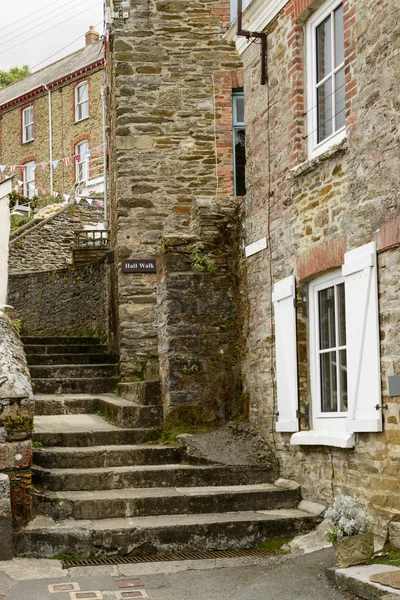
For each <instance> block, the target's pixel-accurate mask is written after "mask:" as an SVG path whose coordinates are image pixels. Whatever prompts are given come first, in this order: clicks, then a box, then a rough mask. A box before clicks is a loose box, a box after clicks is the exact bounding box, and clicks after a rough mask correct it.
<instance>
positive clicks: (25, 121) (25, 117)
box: [22, 106, 35, 144]
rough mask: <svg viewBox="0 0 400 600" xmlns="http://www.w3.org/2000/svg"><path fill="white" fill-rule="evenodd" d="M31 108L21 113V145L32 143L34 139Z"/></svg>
mask: <svg viewBox="0 0 400 600" xmlns="http://www.w3.org/2000/svg"><path fill="white" fill-rule="evenodd" d="M34 124H35V122H34V111H33V106H29V107H28V108H25V109H24V110H23V111H22V143H23V144H26V142H32V141H33V140H34V139H35V127H34Z"/></svg>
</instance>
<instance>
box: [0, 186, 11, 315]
mask: <svg viewBox="0 0 400 600" xmlns="http://www.w3.org/2000/svg"><path fill="white" fill-rule="evenodd" d="M11 182H12V179H11V178H10V179H7V180H6V181H4V182H3V183H0V306H2V305H5V304H6V301H7V283H8V242H9V238H10V208H9V201H8V194H9V193H10V192H11Z"/></svg>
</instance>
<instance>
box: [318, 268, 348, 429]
mask: <svg viewBox="0 0 400 600" xmlns="http://www.w3.org/2000/svg"><path fill="white" fill-rule="evenodd" d="M344 282H345V279H344V277H343V275H342V271H341V269H339V270H335V271H332V272H330V273H328V274H326V275H323V276H322V277H318V278H317V279H315V280H314V281H312V282H311V283H310V284H309V306H310V376H311V398H312V409H313V410H312V414H313V430H314V431H325V430H333V429H335V430H337V429H340V430H343V431H345V430H346V419H347V416H348V411H346V412H335V413H328V412H326V413H324V412H322V411H321V373H320V351H319V302H318V293H319V292H320V291H322V290H324V289H327V288H329V287H332V286H335V285H339V284H344ZM335 327H336V342H337V343H338V339H337V337H338V335H337V334H338V331H337V321H336V318H335ZM345 348H346V352H347V344H346V346H345ZM337 385H338V389H339V381H338V382H337ZM348 409H349V407H348Z"/></svg>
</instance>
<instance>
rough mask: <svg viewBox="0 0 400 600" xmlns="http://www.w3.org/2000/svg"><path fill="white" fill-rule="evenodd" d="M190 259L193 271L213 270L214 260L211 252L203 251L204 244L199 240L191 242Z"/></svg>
mask: <svg viewBox="0 0 400 600" xmlns="http://www.w3.org/2000/svg"><path fill="white" fill-rule="evenodd" d="M190 259H191V261H192V270H193V271H208V272H209V273H213V272H214V271H215V261H214V259H213V258H212V257H211V254H207V253H204V244H202V243H201V242H199V243H197V244H193V246H192V248H191V250H190Z"/></svg>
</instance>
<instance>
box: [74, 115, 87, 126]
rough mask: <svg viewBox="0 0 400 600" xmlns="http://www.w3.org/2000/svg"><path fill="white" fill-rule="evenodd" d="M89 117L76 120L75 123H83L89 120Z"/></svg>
mask: <svg viewBox="0 0 400 600" xmlns="http://www.w3.org/2000/svg"><path fill="white" fill-rule="evenodd" d="M89 116H90V115H89ZM88 119H89V117H84V118H83V119H79V120H78V121H74V125H77V124H78V123H82V121H87V120H88Z"/></svg>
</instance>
